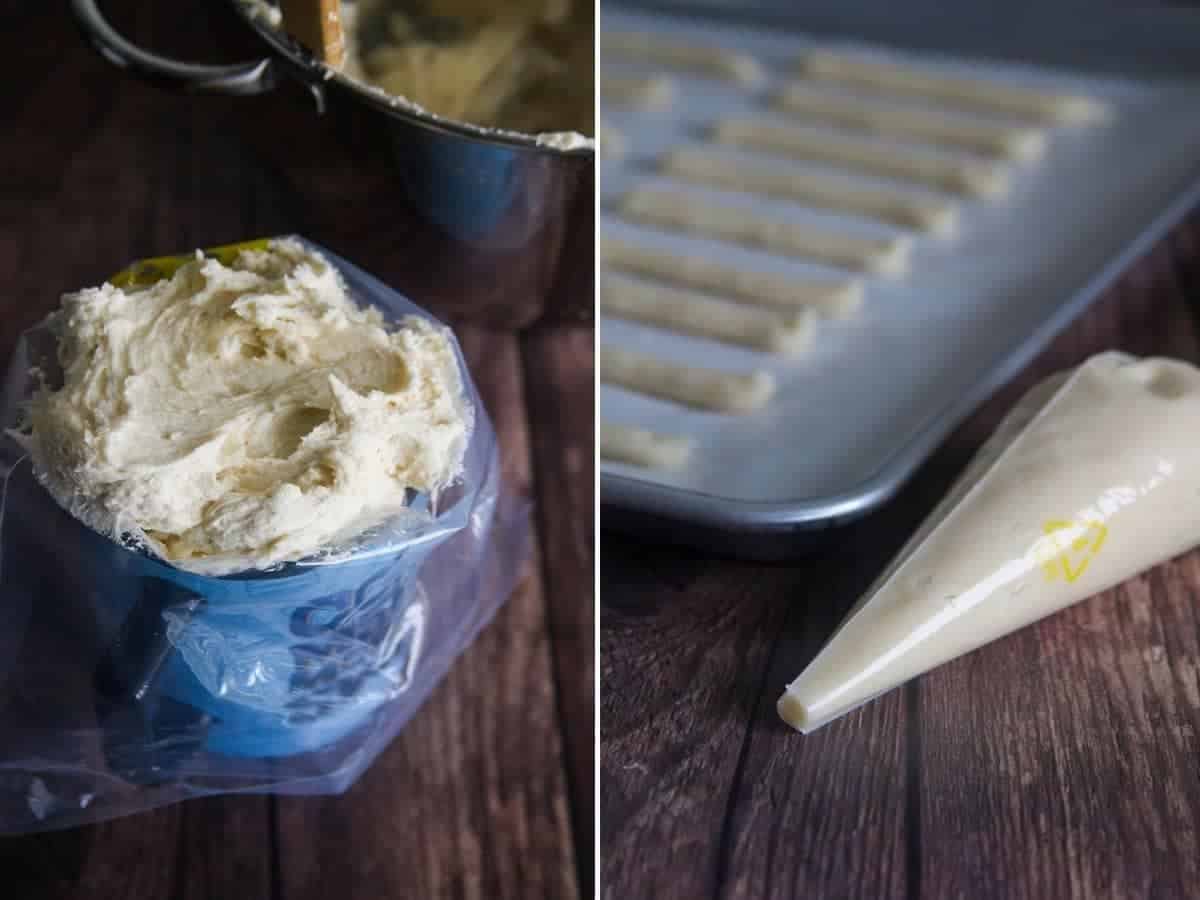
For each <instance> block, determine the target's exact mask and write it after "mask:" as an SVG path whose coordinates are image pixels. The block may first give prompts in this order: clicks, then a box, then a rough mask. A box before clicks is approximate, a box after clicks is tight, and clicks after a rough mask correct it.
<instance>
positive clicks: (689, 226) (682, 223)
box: [619, 187, 911, 275]
mask: <svg viewBox="0 0 1200 900" xmlns="http://www.w3.org/2000/svg"><path fill="white" fill-rule="evenodd" d="M619 210H620V214H621V215H622V216H623V217H624V218H625V219H627V220H629V221H631V222H641V223H643V224H647V225H656V226H659V227H663V228H671V229H675V230H678V231H684V232H690V233H692V234H698V235H704V236H707V237H714V238H719V239H720V240H724V241H733V242H735V243H738V244H744V245H746V246H749V247H761V248H763V249H765V250H771V251H774V252H776V253H784V254H787V255H790V256H798V257H801V258H805V259H812V260H817V261H820V262H827V263H833V264H834V265H838V266H844V267H846V268H850V269H858V270H860V271H866V272H875V273H878V274H882V275H903V274H904V273H905V272H906V271H907V269H908V254H909V250H910V249H911V244H910V242H909V241H908V240H906V239H905V238H903V237H888V238H873V237H863V236H862V235H857V234H849V233H844V232H841V233H839V232H833V231H827V230H824V229H822V228H820V227H818V226H814V225H811V224H807V223H799V222H788V221H785V220H782V219H775V218H769V217H767V216H763V215H762V214H761V213H759V212H757V211H756V210H754V209H750V208H747V207H745V206H736V205H731V204H728V203H719V202H716V201H711V200H706V199H704V198H702V197H698V196H694V195H689V194H684V193H680V192H678V191H668V190H662V189H660V188H652V187H641V188H634V189H633V190H631V191H629V192H628V193H626V194H625V196H624V197H622V199H621V202H620V205H619Z"/></svg>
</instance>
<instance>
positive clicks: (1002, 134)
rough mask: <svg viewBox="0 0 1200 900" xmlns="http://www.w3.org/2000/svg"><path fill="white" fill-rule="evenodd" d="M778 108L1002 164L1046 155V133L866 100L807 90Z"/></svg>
mask: <svg viewBox="0 0 1200 900" xmlns="http://www.w3.org/2000/svg"><path fill="white" fill-rule="evenodd" d="M774 106H775V107H776V108H777V109H779V110H782V111H783V112H785V113H790V114H792V115H796V116H798V117H800V118H802V119H804V120H805V121H813V122H818V123H825V124H828V125H836V126H838V127H841V128H846V129H849V130H851V131H862V132H866V133H868V134H877V135H880V136H881V137H888V138H899V139H901V140H916V141H920V142H923V143H928V144H931V145H934V146H941V147H948V148H951V149H957V150H969V151H971V152H972V153H980V154H983V155H985V156H993V157H998V158H1002V159H1017V160H1024V161H1032V160H1036V159H1039V158H1040V157H1041V156H1042V154H1043V153H1044V152H1045V150H1046V131H1045V129H1044V128H1038V127H1030V126H1028V125H1013V124H1009V123H1007V122H999V121H994V120H988V119H981V118H972V117H968V116H964V115H947V114H946V113H944V112H941V111H940V110H932V109H922V108H920V107H917V106H897V105H896V104H894V103H892V102H890V101H886V100H874V99H871V98H870V97H863V96H861V95H848V94H834V93H830V92H829V91H824V90H814V89H813V88H811V87H809V86H808V85H803V84H794V85H789V86H788V87H785V88H784V89H783V90H782V91H780V92H779V94H778V95H777V96H776V97H775V99H774Z"/></svg>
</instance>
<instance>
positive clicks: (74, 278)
mask: <svg viewBox="0 0 1200 900" xmlns="http://www.w3.org/2000/svg"><path fill="white" fill-rule="evenodd" d="M188 7H194V8H191V9H189V8H188ZM106 8H111V9H112V10H113V13H114V15H115V16H116V17H117V18H118V20H119V21H121V22H122V24H123V25H126V26H128V27H130V28H132V29H133V31H134V32H135V34H136V35H137V36H138V38H139V39H140V40H144V41H145V42H146V43H148V44H150V45H152V46H156V47H158V48H160V49H164V50H173V51H176V52H179V53H181V54H184V55H186V56H189V57H190V58H193V59H197V60H210V61H221V60H232V59H238V58H240V57H244V56H245V53H246V50H247V49H248V48H247V47H246V46H245V45H244V43H243V44H241V45H239V43H238V42H239V40H241V39H242V38H243V37H244V36H243V35H242V33H241V30H240V29H238V28H237V27H236V26H235V24H233V23H232V22H231V20H230V18H229V17H228V16H221V15H217V14H216V12H218V11H213V9H212V4H209V8H208V9H205V5H204V4H200V3H197V4H175V3H172V4H157V3H152V2H149V0H146V2H141V3H136V4H134V3H128V2H127V3H116V2H114V3H110V4H106ZM0 59H3V60H5V65H6V69H5V71H6V72H9V73H13V72H16V73H18V75H19V80H14V78H13V77H11V76H10V77H9V78H6V79H4V81H5V85H4V88H3V91H4V99H5V102H4V103H3V104H0V119H2V120H3V135H4V139H3V140H2V141H0V343H2V344H3V354H4V355H5V357H7V355H8V353H9V351H10V349H11V347H12V346H13V342H14V341H15V338H16V335H17V333H18V332H19V330H20V329H22V328H24V327H26V326H27V325H30V324H32V323H33V322H34V321H36V320H37V319H38V318H40V317H41V316H42V315H43V314H44V313H45V312H47V311H48V309H49V308H51V307H52V306H53V305H55V304H56V303H57V297H58V295H59V294H60V293H61V292H62V291H64V290H70V289H74V288H77V287H79V286H81V285H86V284H95V283H98V282H99V281H100V280H102V279H103V278H104V277H105V276H106V275H108V274H110V273H111V272H113V271H115V269H116V268H117V267H120V266H121V265H122V264H123V263H125V262H127V261H129V260H131V259H134V258H136V257H139V256H145V255H154V254H158V253H164V252H171V251H177V250H179V249H180V248H190V247H198V246H211V245H215V244H220V243H225V242H228V241H231V240H237V239H241V238H245V237H250V236H259V235H266V234H273V233H283V232H291V231H295V232H299V233H301V234H304V235H306V236H310V237H312V238H314V239H316V240H318V241H322V242H325V243H327V244H329V245H331V246H334V247H335V249H337V250H338V251H339V252H342V253H344V254H345V255H347V256H348V257H349V258H351V259H352V260H355V261H358V262H361V263H363V264H364V265H366V266H367V267H368V268H372V263H371V260H370V259H369V258H368V259H363V258H362V255H361V254H357V253H356V246H357V245H356V242H355V240H354V237H355V235H356V234H357V233H359V232H361V230H362V228H363V224H362V223H363V222H364V221H369V222H372V223H378V221H379V219H380V216H379V211H378V210H374V209H364V208H362V205H361V203H360V202H356V203H354V204H350V205H348V206H346V207H344V208H341V209H338V208H336V206H334V205H333V204H331V203H329V202H328V200H329V197H330V196H332V195H335V194H336V193H337V192H338V191H343V190H346V189H347V186H348V187H349V188H351V189H352V188H353V187H354V184H355V174H354V172H353V170H350V171H346V169H347V168H348V167H346V166H341V167H339V168H340V169H341V170H340V171H327V169H328V159H329V156H328V154H329V153H330V149H329V147H328V146H317V145H319V144H320V138H319V136H318V137H317V138H314V139H313V142H314V143H313V145H312V146H309V145H308V142H307V140H306V138H305V137H304V134H303V131H304V130H305V129H309V130H311V129H312V122H313V117H312V116H311V111H310V109H309V108H308V107H307V106H306V105H305V103H304V102H303V98H302V97H297V96H295V95H292V96H288V95H287V94H286V92H285V94H284V95H283V96H270V97H264V98H253V99H244V100H239V101H231V100H229V99H224V98H203V97H190V98H179V97H175V96H172V95H168V94H165V93H161V92H159V91H157V90H155V89H153V88H149V87H146V86H144V85H141V84H139V83H137V82H136V81H134V80H133V79H131V78H129V77H126V76H124V75H122V74H121V73H120V72H118V71H116V70H114V69H113V68H112V67H111V66H109V65H107V64H106V63H105V62H104V61H103V60H101V59H100V58H99V57H98V56H97V55H96V54H95V53H93V52H92V51H91V50H90V49H88V48H87V47H85V46H84V44H83V43H82V41H81V40H80V39H79V38H78V36H77V35H76V33H75V31H74V28H73V26H72V24H71V22H70V20H69V18H68V16H67V13H66V11H65V4H21V5H16V4H6V28H5V30H4V32H3V33H2V34H0ZM317 130H318V131H319V129H317ZM264 131H265V132H268V133H270V132H271V131H274V132H275V133H277V134H278V135H279V140H280V142H281V143H280V145H281V146H282V147H285V148H286V152H285V153H283V154H280V155H279V156H275V155H271V154H269V153H264V152H263V151H262V148H261V144H256V143H253V142H251V141H248V140H246V139H244V136H245V135H246V134H248V133H251V132H255V133H257V134H259V135H261V134H262V133H263V132H264ZM368 256H369V254H368ZM415 299H418V300H419V299H420V298H415ZM458 333H459V335H460V337H461V338H462V341H463V344H464V348H465V350H466V353H467V356H468V357H469V360H470V365H471V368H472V373H473V375H474V377H475V379H476V382H477V384H478V385H479V387H480V389H481V391H482V393H483V395H484V398H485V402H486V404H487V407H488V409H489V410H490V412H491V413H492V415H493V417H494V419H495V421H496V425H497V429H498V431H499V433H500V439H501V443H502V448H503V458H504V465H505V469H506V471H507V473H508V476H509V479H510V481H511V482H512V483H513V484H514V485H515V486H516V487H517V489H518V490H520V491H522V492H524V493H525V494H526V495H528V496H530V497H531V498H533V500H534V501H535V502H536V507H535V510H534V518H535V524H536V531H537V541H536V545H537V549H536V552H535V558H533V559H531V560H530V562H529V565H528V570H527V572H526V577H525V578H524V581H523V583H522V586H521V587H520V589H519V590H518V591H517V592H516V593H515V595H514V596H513V597H512V598H511V599H510V600H509V602H508V604H507V605H506V606H505V607H504V609H503V610H502V611H501V612H500V614H499V615H498V616H497V618H496V619H495V621H494V622H493V623H492V624H491V625H490V626H489V627H488V628H487V629H486V630H485V631H484V632H483V633H482V634H481V635H480V637H479V638H478V639H477V640H476V641H475V643H474V644H473V645H472V646H471V647H470V648H469V649H468V651H467V652H466V654H465V655H464V656H463V657H462V658H461V659H460V660H459V661H458V663H457V664H456V665H455V666H454V667H453V669H452V670H451V672H450V673H449V675H448V676H447V678H446V679H445V681H444V682H443V683H442V684H441V685H440V686H439V687H438V688H437V689H436V690H435V692H434V693H433V695H432V696H431V697H430V698H429V700H428V701H427V703H426V704H425V706H424V707H423V708H422V709H421V711H420V712H419V713H418V714H417V715H416V717H415V718H414V719H413V720H412V721H411V723H410V724H409V725H408V726H407V727H406V728H405V730H404V731H403V732H402V733H401V734H400V736H399V737H398V738H397V739H396V740H395V741H394V742H393V744H392V745H391V746H390V748H389V749H388V750H387V751H386V752H385V753H384V754H383V755H382V756H381V757H380V758H379V759H378V760H377V761H376V763H375V765H374V767H373V768H371V769H370V770H369V771H368V772H367V774H366V775H365V776H364V777H363V778H362V779H361V781H360V782H359V783H358V784H357V785H355V786H354V787H353V788H352V789H351V790H350V791H349V792H348V793H347V794H345V795H343V796H340V797H325V798H320V797H317V798H283V799H274V798H270V797H238V798H220V799H207V800H199V801H189V802H186V803H183V804H180V805H177V806H173V807H169V808H165V809H160V810H157V811H154V812H149V813H144V814H141V815H136V816H132V817H129V818H126V819H121V820H118V821H114V822H111V823H107V824H102V825H98V826H94V827H87V828H79V829H74V830H70V831H65V832H57V833H49V834H44V835H35V836H29V837H21V838H6V839H0V896H2V897H5V898H9V897H11V898H14V900H16V898H20V900H31V898H42V897H44V898H51V897H53V898H70V897H77V898H88V900H97V898H105V897H111V898H119V900H143V898H144V900H161V898H184V897H212V898H218V900H231V898H238V900H242V898H245V900H257V898H283V900H303V898H326V897H331V896H336V897H340V898H346V900H349V898H352V897H362V898H372V900H375V898H384V897H389V898H390V897H395V898H401V897H403V898H410V897H411V898H443V897H463V898H486V900H492V898H518V900H526V898H533V897H539V898H552V900H558V898H566V900H570V898H575V897H580V896H591V894H592V878H591V873H592V847H593V828H592V822H593V799H592V798H593V774H592V773H593V766H594V758H593V740H594V737H593V709H594V707H593V700H592V696H593V690H592V685H593V679H594V671H595V669H594V659H593V646H594V645H593V622H594V616H593V612H592V610H593V525H592V523H593V496H594V494H593V452H592V447H593V440H592V430H593V397H594V393H593V376H592V358H593V338H592V332H591V329H590V327H559V328H542V329H535V330H533V331H528V332H524V333H520V334H517V333H508V332H500V331H496V332H490V331H486V330H482V329H480V328H477V327H472V326H462V327H461V328H459V329H458ZM0 599H2V598H0ZM51 599H52V598H47V600H48V601H49V600H51ZM3 739H4V736H3V735H2V734H0V744H2V743H3Z"/></svg>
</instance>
